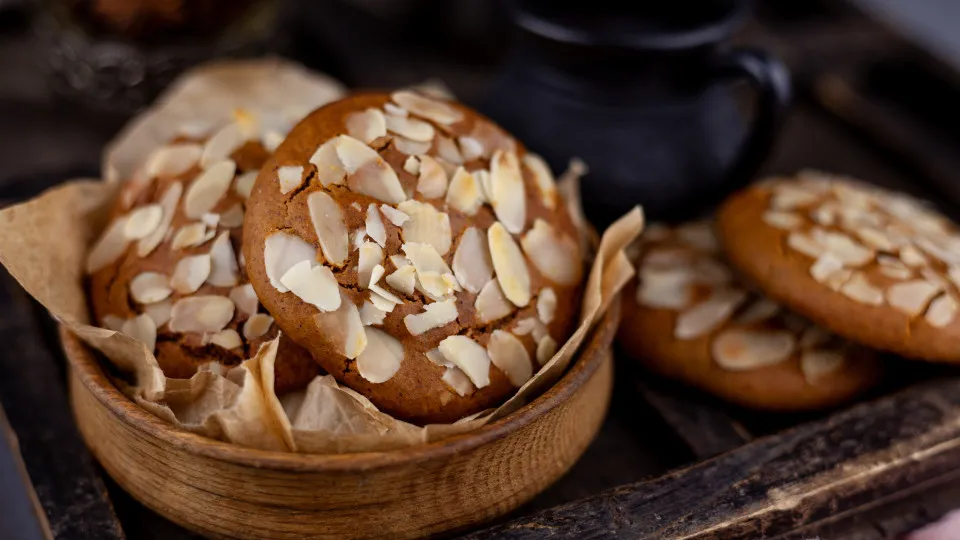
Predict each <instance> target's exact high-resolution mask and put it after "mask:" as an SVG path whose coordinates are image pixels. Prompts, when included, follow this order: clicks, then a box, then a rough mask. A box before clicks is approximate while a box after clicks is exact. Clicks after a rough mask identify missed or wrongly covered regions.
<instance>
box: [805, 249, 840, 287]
mask: <svg viewBox="0 0 960 540" xmlns="http://www.w3.org/2000/svg"><path fill="white" fill-rule="evenodd" d="M841 268H843V261H841V260H840V259H839V258H838V257H837V256H836V255H834V254H833V253H829V252H827V253H824V254H823V255H820V257H819V258H817V260H816V262H814V263H813V265H812V266H810V275H811V276H812V277H813V279H814V280H815V281H816V282H817V283H826V281H827V278H829V277H830V275H831V274H833V273H835V272H837V271H838V270H840V269H841Z"/></svg>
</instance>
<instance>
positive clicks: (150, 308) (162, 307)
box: [143, 299, 173, 328]
mask: <svg viewBox="0 0 960 540" xmlns="http://www.w3.org/2000/svg"><path fill="white" fill-rule="evenodd" d="M172 309H173V302H171V301H170V299H167V300H164V301H162V302H154V303H153V304H147V305H145V306H143V313H144V314H145V315H147V316H148V317H150V318H151V319H153V324H154V326H156V327H157V328H160V327H161V326H163V325H165V324H167V321H169V320H170V311H171V310H172Z"/></svg>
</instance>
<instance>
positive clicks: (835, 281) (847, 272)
mask: <svg viewBox="0 0 960 540" xmlns="http://www.w3.org/2000/svg"><path fill="white" fill-rule="evenodd" d="M853 275H854V271H853V270H852V269H850V268H844V269H843V270H838V271H836V272H834V273H832V274H830V275H829V276H828V277H827V280H826V281H825V282H824V285H826V286H827V287H829V288H830V290H832V291H839V290H840V288H841V287H843V286H844V285H846V284H847V282H848V281H850V280H851V279H852V278H853Z"/></svg>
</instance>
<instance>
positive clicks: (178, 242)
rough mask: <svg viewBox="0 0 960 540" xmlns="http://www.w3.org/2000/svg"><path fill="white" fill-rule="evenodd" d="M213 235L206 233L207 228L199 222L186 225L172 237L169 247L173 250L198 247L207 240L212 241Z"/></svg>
mask: <svg viewBox="0 0 960 540" xmlns="http://www.w3.org/2000/svg"><path fill="white" fill-rule="evenodd" d="M213 236H214V233H213V232H212V231H211V232H207V226H206V225H205V224H203V223H201V222H199V221H198V222H195V223H187V224H186V225H184V226H183V227H180V229H178V230H177V233H176V234H174V235H173V242H171V244H170V247H171V248H173V249H183V248H188V247H194V246H199V245H201V244H203V243H205V242H207V241H209V240H212V239H213Z"/></svg>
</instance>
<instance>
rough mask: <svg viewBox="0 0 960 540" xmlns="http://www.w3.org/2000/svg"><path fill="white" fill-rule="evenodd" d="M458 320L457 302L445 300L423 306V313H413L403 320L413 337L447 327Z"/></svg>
mask: <svg viewBox="0 0 960 540" xmlns="http://www.w3.org/2000/svg"><path fill="white" fill-rule="evenodd" d="M456 320H457V301H456V300H453V299H451V300H444V301H442V302H433V303H432V304H426V305H424V306H423V313H411V314H409V315H407V316H405V317H404V318H403V324H404V326H406V327H407V331H409V332H410V335H412V336H419V335H420V334H423V333H424V332H427V331H429V330H433V329H434V328H440V327H443V326H446V325H448V324H450V323H452V322H454V321H456Z"/></svg>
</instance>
